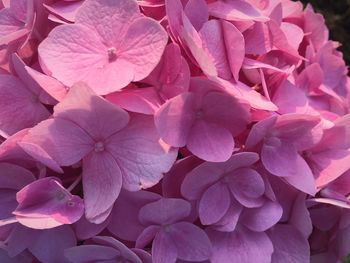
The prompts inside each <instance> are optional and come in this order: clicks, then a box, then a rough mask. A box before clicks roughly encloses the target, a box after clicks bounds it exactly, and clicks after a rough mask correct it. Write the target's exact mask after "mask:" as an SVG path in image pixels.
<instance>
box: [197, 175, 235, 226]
mask: <svg viewBox="0 0 350 263" xmlns="http://www.w3.org/2000/svg"><path fill="white" fill-rule="evenodd" d="M230 203H231V198H230V192H229V190H228V189H227V186H226V185H225V184H222V183H220V182H218V183H216V184H214V185H212V186H210V187H209V188H208V189H207V190H206V191H205V192H204V194H203V196H202V198H201V199H200V202H199V218H200V220H201V223H202V224H203V225H211V224H214V223H216V222H218V221H219V220H220V219H221V218H222V217H223V216H224V215H225V214H226V212H227V210H228V209H229V206H230Z"/></svg>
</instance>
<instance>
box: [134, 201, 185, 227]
mask: <svg viewBox="0 0 350 263" xmlns="http://www.w3.org/2000/svg"><path fill="white" fill-rule="evenodd" d="M190 212H191V205H190V203H189V202H187V201H185V200H183V199H176V198H162V199H159V200H158V201H155V202H153V203H149V204H147V205H145V206H143V207H142V208H141V210H140V212H139V220H140V222H141V223H142V224H144V225H150V224H152V225H163V224H171V223H174V222H177V221H179V220H182V219H185V218H186V217H187V216H188V215H189V214H190Z"/></svg>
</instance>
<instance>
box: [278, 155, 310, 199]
mask: <svg viewBox="0 0 350 263" xmlns="http://www.w3.org/2000/svg"><path fill="white" fill-rule="evenodd" d="M298 158H299V157H298ZM303 163H304V159H302V158H301V157H300V164H302V165H301V166H304V165H305V164H303ZM283 180H285V181H286V182H287V183H289V184H290V185H292V186H293V187H295V188H296V189H298V190H300V191H302V192H304V193H307V194H309V195H312V196H314V195H315V194H316V191H317V190H316V183H315V178H314V176H313V174H312V173H311V171H310V170H309V167H308V166H307V167H305V168H304V171H302V170H301V171H299V173H298V174H296V175H293V176H287V177H283Z"/></svg>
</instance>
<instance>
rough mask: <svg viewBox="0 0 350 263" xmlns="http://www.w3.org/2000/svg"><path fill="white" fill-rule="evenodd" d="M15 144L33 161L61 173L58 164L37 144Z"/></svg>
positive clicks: (22, 142)
mask: <svg viewBox="0 0 350 263" xmlns="http://www.w3.org/2000/svg"><path fill="white" fill-rule="evenodd" d="M17 144H18V146H19V147H21V149H22V150H23V151H24V152H26V153H27V154H28V155H30V156H31V157H33V158H34V159H35V160H37V161H39V162H40V163H42V164H44V165H45V166H47V167H48V168H50V169H52V170H53V171H55V172H57V173H63V170H62V168H61V167H60V166H59V165H58V163H57V162H56V161H55V160H54V159H52V157H51V156H50V155H49V154H48V153H47V152H45V151H44V149H43V148H42V147H40V146H39V145H38V144H35V143H30V142H24V141H21V142H18V143H17Z"/></svg>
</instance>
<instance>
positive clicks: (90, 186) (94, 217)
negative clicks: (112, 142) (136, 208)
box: [83, 151, 122, 224]
mask: <svg viewBox="0 0 350 263" xmlns="http://www.w3.org/2000/svg"><path fill="white" fill-rule="evenodd" d="M121 186H122V175H121V171H120V168H119V166H118V163H117V162H116V161H115V159H114V158H113V156H112V155H111V154H110V153H108V152H107V151H102V152H93V153H91V154H89V155H88V156H86V157H85V158H84V159H83V188H84V202H85V216H86V218H87V219H88V220H89V221H90V222H92V223H95V224H99V223H102V222H103V221H104V220H105V219H106V218H107V216H108V215H109V213H108V214H105V213H104V212H105V211H106V210H108V209H110V208H111V207H112V206H113V204H114V202H115V200H116V199H117V197H118V195H119V192H120V189H121Z"/></svg>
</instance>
